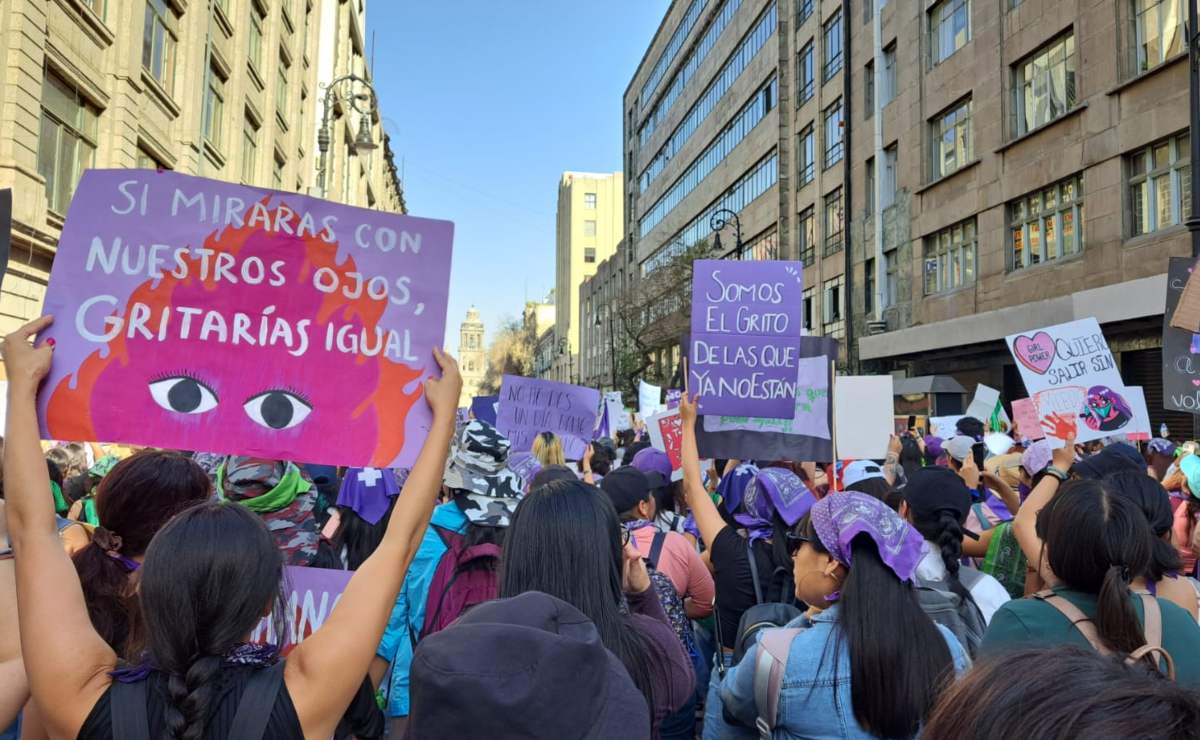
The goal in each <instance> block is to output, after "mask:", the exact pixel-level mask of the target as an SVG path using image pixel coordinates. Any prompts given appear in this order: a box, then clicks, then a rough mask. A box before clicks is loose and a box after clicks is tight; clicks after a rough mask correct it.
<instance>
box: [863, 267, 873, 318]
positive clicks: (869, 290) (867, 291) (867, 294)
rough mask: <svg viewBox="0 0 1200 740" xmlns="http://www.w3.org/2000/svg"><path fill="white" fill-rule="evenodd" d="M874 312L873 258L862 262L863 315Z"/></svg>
mask: <svg viewBox="0 0 1200 740" xmlns="http://www.w3.org/2000/svg"><path fill="white" fill-rule="evenodd" d="M874 310H875V258H874V257H872V258H870V259H868V260H867V261H866V262H863V313H871V312H872V311H874Z"/></svg>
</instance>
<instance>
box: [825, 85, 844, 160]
mask: <svg viewBox="0 0 1200 740" xmlns="http://www.w3.org/2000/svg"><path fill="white" fill-rule="evenodd" d="M844 133H845V132H844V131H843V128H842V100H841V98H838V100H837V102H836V103H834V104H833V105H831V106H829V107H828V108H826V109H825V169H829V168H830V167H832V166H833V165H835V164H837V163H838V162H840V161H842V153H843V147H842V137H843V135H844Z"/></svg>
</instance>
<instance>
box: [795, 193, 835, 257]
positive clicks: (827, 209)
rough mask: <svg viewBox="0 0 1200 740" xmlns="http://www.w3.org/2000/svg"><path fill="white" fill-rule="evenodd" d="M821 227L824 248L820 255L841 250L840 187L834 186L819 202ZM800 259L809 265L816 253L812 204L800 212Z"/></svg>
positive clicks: (826, 255) (815, 227) (815, 230)
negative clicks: (823, 236)
mask: <svg viewBox="0 0 1200 740" xmlns="http://www.w3.org/2000/svg"><path fill="white" fill-rule="evenodd" d="M821 206H822V210H821V213H822V227H823V230H824V235H825V239H824V244H825V246H824V249H823V250H822V255H823V256H825V257H828V256H829V255H831V254H836V253H837V252H839V251H841V249H842V247H843V246H844V243H845V242H844V232H845V224H846V213H845V209H844V208H843V207H842V189H841V188H840V187H839V188H834V189H833V190H831V191H830V192H829V193H828V194H826V195H825V197H824V198H823V199H822V202H821ZM799 223H800V259H801V261H802V262H804V264H805V265H806V266H807V265H811V264H812V263H813V261H814V260H815V259H816V255H817V222H816V214H815V212H814V206H809V207H808V208H805V209H804V210H803V211H801V212H800V219H799Z"/></svg>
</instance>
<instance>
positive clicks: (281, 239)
mask: <svg viewBox="0 0 1200 740" xmlns="http://www.w3.org/2000/svg"><path fill="white" fill-rule="evenodd" d="M453 231H454V226H453V224H451V223H450V222H448V221H431V220H428V219H421V218H413V217H411V216H402V215H396V214H390V213H384V212H381V211H375V210H367V209H363V208H352V207H350V206H345V205H341V204H339V203H333V202H330V201H323V200H318V199H316V198H310V197H308V196H305V195H298V194H296V193H285V192H280V191H275V190H266V189H263V188H254V187H248V186H243V185H236V184H233V183H227V182H219V181H216V180H207V179H203V178H199V177H191V176H188V175H183V174H179V173H176V172H170V171H155V170H89V171H88V172H86V173H84V175H83V179H82V180H80V183H79V187H78V188H77V189H76V191H75V197H74V199H73V200H72V201H71V207H70V210H69V212H68V214H67V220H66V224H65V226H64V227H63V234H62V238H61V239H60V240H59V242H58V253H57V255H56V256H55V258H54V267H53V270H52V271H51V274H50V284H49V287H48V289H47V292H46V302H45V312H46V313H51V314H54V316H55V319H56V320H55V323H54V326H52V327H51V328H50V330H49V331H47V332H46V336H48V337H50V338H52V339H54V340H55V342H56V349H55V357H54V365H53V367H52V368H51V370H50V375H49V377H48V378H47V380H46V382H45V384H44V385H43V386H42V392H41V396H40V397H39V412H40V421H41V431H42V436H43V437H45V438H48V439H73V440H89V441H100V442H123V443H131V444H137V445H151V446H156V447H167V448H175V449H191V450H205V451H209V452H218V453H228V454H240V455H254V456H263V457H269V458H271V459H275V460H281V459H282V460H295V461H298V462H311V463H326V464H335V465H350V466H374V467H408V466H410V465H411V464H412V462H413V461H414V460H415V459H416V456H417V452H418V451H419V449H420V447H421V443H422V442H423V441H424V439H425V437H426V432H427V431H428V429H429V424H430V421H431V417H430V411H429V407H428V405H427V404H426V403H425V401H424V398H423V381H424V380H425V379H426V378H429V377H431V376H433V375H436V374H437V373H438V369H437V364H436V362H435V361H434V359H433V354H432V348H433V347H435V346H440V345H441V343H442V340H443V335H444V329H445V324H446V294H447V289H448V287H449V282H450V249H451V241H452V237H453Z"/></svg>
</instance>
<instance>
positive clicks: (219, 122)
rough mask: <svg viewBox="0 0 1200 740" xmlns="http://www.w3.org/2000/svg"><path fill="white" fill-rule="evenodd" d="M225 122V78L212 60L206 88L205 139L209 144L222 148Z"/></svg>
mask: <svg viewBox="0 0 1200 740" xmlns="http://www.w3.org/2000/svg"><path fill="white" fill-rule="evenodd" d="M224 122H225V80H223V79H222V78H221V73H220V70H219V69H218V68H217V65H216V63H215V62H212V61H210V69H209V71H208V86H207V87H206V88H205V89H204V121H203V133H204V140H205V141H207V142H208V143H209V145H210V146H211V147H212V148H213V149H216V150H217V151H220V150H221V147H222V145H224V143H225V137H224V135H223V129H224Z"/></svg>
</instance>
